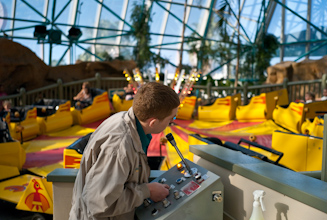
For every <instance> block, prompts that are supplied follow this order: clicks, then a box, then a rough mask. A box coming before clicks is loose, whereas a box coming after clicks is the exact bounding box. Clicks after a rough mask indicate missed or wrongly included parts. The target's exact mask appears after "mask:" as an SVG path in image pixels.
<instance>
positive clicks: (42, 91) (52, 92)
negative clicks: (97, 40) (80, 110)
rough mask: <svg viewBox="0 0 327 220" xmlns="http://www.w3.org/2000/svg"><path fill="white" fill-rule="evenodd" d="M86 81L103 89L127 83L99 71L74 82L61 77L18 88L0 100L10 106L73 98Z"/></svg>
mask: <svg viewBox="0 0 327 220" xmlns="http://www.w3.org/2000/svg"><path fill="white" fill-rule="evenodd" d="M86 81H88V82H89V83H90V85H91V87H93V88H99V89H103V90H106V91H108V90H110V89H117V88H123V87H125V86H126V85H127V81H126V78H125V77H103V78H101V75H100V74H99V73H97V74H95V77H94V78H88V79H83V80H78V81H74V82H68V83H63V82H62V80H61V79H58V80H57V83H56V84H53V85H49V86H45V87H42V88H39V89H34V90H31V91H26V90H25V89H24V88H21V89H20V92H19V93H18V94H14V95H8V96H2V97H0V101H3V100H9V101H11V103H12V106H26V105H32V104H34V103H36V102H37V101H39V100H40V99H42V98H48V99H65V100H71V101H72V100H73V97H74V96H75V95H76V94H77V93H78V92H79V91H80V90H81V88H82V84H83V82H86Z"/></svg>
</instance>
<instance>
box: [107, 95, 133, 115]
mask: <svg viewBox="0 0 327 220" xmlns="http://www.w3.org/2000/svg"><path fill="white" fill-rule="evenodd" d="M112 105H113V106H114V109H115V111H116V112H121V111H127V110H128V109H129V108H130V107H132V105H133V100H125V99H121V98H120V97H119V96H118V95H117V94H114V95H113V97H112Z"/></svg>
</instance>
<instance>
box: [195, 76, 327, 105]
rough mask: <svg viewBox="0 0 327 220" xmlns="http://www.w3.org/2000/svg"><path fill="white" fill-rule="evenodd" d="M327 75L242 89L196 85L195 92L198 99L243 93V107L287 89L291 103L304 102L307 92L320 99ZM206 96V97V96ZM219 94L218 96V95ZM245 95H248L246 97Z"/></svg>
mask: <svg viewBox="0 0 327 220" xmlns="http://www.w3.org/2000/svg"><path fill="white" fill-rule="evenodd" d="M326 80H327V74H324V75H323V76H322V78H321V79H316V80H309V81H297V82H288V79H285V80H284V82H283V83H281V84H267V85H255V86H248V84H247V83H246V82H245V83H244V85H243V86H242V87H236V88H235V87H226V86H224V87H217V86H211V84H207V85H204V86H203V85H194V86H193V88H194V90H197V91H198V97H205V98H206V99H210V98H212V97H219V96H222V97H225V96H227V95H232V94H236V93H241V95H242V99H243V105H246V104H248V100H249V98H251V97H253V96H256V95H259V94H261V93H266V92H271V91H275V90H279V89H287V91H288V96H289V101H290V102H294V101H298V100H304V97H305V93H306V92H309V91H310V92H314V93H316V98H320V97H321V94H322V90H323V89H325V88H327V87H326ZM204 94H205V96H204ZM217 94H218V95H217ZM244 94H247V95H246V96H244Z"/></svg>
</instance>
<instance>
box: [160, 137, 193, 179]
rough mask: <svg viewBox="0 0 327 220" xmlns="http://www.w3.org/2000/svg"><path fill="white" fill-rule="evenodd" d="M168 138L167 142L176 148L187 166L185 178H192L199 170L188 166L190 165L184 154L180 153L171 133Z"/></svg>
mask: <svg viewBox="0 0 327 220" xmlns="http://www.w3.org/2000/svg"><path fill="white" fill-rule="evenodd" d="M166 138H167V140H168V141H169V142H170V144H171V145H172V146H173V147H174V148H175V150H176V151H177V153H178V155H179V157H180V158H181V159H182V161H183V163H184V164H185V168H186V171H185V173H184V176H185V177H191V176H192V175H193V173H196V172H197V171H198V170H197V169H196V168H192V169H191V168H190V166H189V165H188V163H186V161H185V159H184V157H183V155H182V153H181V152H180V151H179V149H178V147H177V145H176V141H175V139H174V136H173V135H172V134H171V133H169V134H167V135H166Z"/></svg>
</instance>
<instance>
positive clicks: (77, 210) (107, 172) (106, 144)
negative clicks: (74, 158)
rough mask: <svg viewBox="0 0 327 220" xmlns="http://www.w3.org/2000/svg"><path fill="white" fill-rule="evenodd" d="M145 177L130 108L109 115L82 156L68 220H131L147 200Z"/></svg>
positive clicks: (144, 163) (146, 170)
mask: <svg viewBox="0 0 327 220" xmlns="http://www.w3.org/2000/svg"><path fill="white" fill-rule="evenodd" d="M149 176H150V168H149V166H148V162H147V156H146V155H145V153H144V151H143V150H142V144H141V140H140V137H139V135H138V133H137V130H136V122H135V116H134V112H133V109H132V108H130V109H129V111H128V112H119V113H116V114H115V115H112V116H110V117H109V118H108V119H107V120H105V121H104V122H103V123H102V124H101V125H100V126H99V127H98V128H97V129H96V131H95V132H94V133H93V134H92V136H91V137H90V140H89V142H88V144H87V146H86V148H85V151H84V153H83V158H82V161H81V167H80V170H79V172H78V174H77V177H76V180H75V185H74V191H73V199H72V209H71V211H70V217H69V219H71V220H75V219H78V220H84V219H97V220H100V219H115V220H116V219H117V220H118V219H119V220H121V219H133V218H134V211H135V208H136V207H138V206H139V205H141V204H142V202H143V200H144V199H146V198H149V197H150V191H149V189H148V187H147V186H146V184H145V183H147V182H148V178H149Z"/></svg>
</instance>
